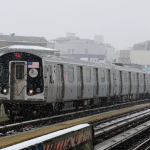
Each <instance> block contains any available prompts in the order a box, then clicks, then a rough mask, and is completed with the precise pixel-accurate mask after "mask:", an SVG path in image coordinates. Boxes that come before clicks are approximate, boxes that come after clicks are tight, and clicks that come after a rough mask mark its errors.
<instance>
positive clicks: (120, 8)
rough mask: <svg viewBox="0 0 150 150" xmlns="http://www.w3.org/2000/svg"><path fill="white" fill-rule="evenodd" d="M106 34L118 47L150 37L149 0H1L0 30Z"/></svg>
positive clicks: (27, 33) (32, 33)
mask: <svg viewBox="0 0 150 150" xmlns="http://www.w3.org/2000/svg"><path fill="white" fill-rule="evenodd" d="M67 32H71V33H76V35H77V36H79V37H80V38H90V39H93V38H94V35H103V36H104V42H105V43H109V44H111V45H113V46H114V47H115V48H116V50H120V49H127V48H128V47H132V46H133V44H135V43H138V42H142V41H146V40H150V0H0V33H3V34H5V35H9V34H10V33H15V34H16V35H21V36H43V37H45V38H46V39H48V40H51V39H55V38H57V37H63V36H65V35H66V33H67Z"/></svg>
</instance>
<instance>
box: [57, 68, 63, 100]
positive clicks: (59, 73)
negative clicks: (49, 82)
mask: <svg viewBox="0 0 150 150" xmlns="http://www.w3.org/2000/svg"><path fill="white" fill-rule="evenodd" d="M56 74H57V99H62V98H63V97H64V77H63V66H62V65H57V66H56Z"/></svg>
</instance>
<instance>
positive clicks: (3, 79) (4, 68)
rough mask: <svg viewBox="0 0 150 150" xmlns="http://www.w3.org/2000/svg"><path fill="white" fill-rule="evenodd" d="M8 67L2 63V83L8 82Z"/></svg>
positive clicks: (0, 67) (0, 81) (0, 77)
mask: <svg viewBox="0 0 150 150" xmlns="http://www.w3.org/2000/svg"><path fill="white" fill-rule="evenodd" d="M7 77H8V68H6V66H5V65H4V64H0V83H7V82H8V78H7Z"/></svg>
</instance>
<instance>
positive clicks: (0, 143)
mask: <svg viewBox="0 0 150 150" xmlns="http://www.w3.org/2000/svg"><path fill="white" fill-rule="evenodd" d="M145 107H146V108H145ZM149 107H150V104H141V105H137V106H132V107H130V108H123V109H120V110H115V111H111V113H110V112H106V113H102V114H99V115H94V116H89V117H84V118H79V119H75V120H71V121H67V122H63V123H59V124H55V125H51V126H48V127H43V126H42V124H43V125H48V124H52V122H53V121H52V119H54V118H55V117H50V118H45V119H44V118H43V119H41V120H40V119H39V120H34V121H33V122H31V121H29V122H24V123H22V124H20V125H19V123H18V124H14V125H8V126H2V127H0V130H1V131H4V130H5V131H6V129H9V130H10V129H11V126H12V127H13V128H14V127H15V126H16V127H17V126H20V127H21V126H23V125H25V124H26V126H29V125H33V124H34V122H35V123H36V124H39V126H40V127H41V128H40V129H36V130H32V131H31V132H25V133H20V132H19V134H17V135H12V136H8V137H3V138H1V139H0V148H2V147H6V146H8V145H13V144H16V143H19V142H22V141H25V140H28V139H32V138H35V137H39V136H41V135H45V134H48V133H51V132H54V131H57V130H60V129H64V128H68V127H71V126H74V125H78V124H82V123H87V122H91V124H93V125H96V121H97V123H98V121H100V122H101V123H102V122H103V123H104V122H107V121H108V120H112V119H114V118H116V115H117V116H118V117H123V116H125V115H129V113H132V114H133V113H135V111H136V110H138V112H139V111H140V110H141V111H142V109H143V111H144V110H145V109H148V108H149ZM84 112H86V111H83V112H82V113H84ZM82 113H81V112H80V114H82ZM70 115H72V116H73V115H75V113H74V114H70ZM76 115H77V116H78V115H79V113H78V114H76ZM83 116H84V115H83ZM83 116H79V117H83ZM65 117H66V116H65V115H63V118H65ZM55 119H56V120H61V121H63V120H62V115H60V116H56V118H55ZM66 119H68V118H67V117H66ZM54 122H55V121H54ZM54 122H53V123H54ZM111 131H112V130H111ZM96 134H97V133H95V136H97V135H96Z"/></svg>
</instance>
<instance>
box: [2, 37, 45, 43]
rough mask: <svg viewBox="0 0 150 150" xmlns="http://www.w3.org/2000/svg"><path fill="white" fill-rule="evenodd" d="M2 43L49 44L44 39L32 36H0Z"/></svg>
mask: <svg viewBox="0 0 150 150" xmlns="http://www.w3.org/2000/svg"><path fill="white" fill-rule="evenodd" d="M0 41H7V42H25V43H47V42H48V41H47V40H46V39H45V38H44V37H32V36H16V35H13V36H11V35H0Z"/></svg>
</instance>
